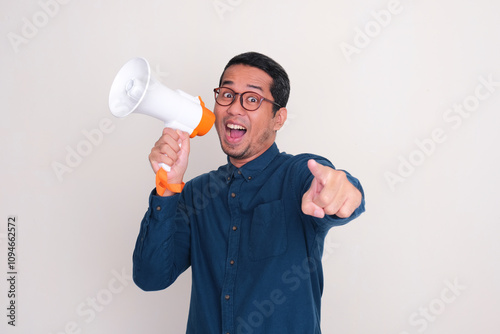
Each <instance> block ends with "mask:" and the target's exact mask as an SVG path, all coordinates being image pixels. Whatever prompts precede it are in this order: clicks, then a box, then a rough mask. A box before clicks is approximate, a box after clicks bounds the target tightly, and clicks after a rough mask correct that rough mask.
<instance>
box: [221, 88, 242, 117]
mask: <svg viewBox="0 0 500 334" xmlns="http://www.w3.org/2000/svg"><path fill="white" fill-rule="evenodd" d="M226 108H227V109H226V112H227V113H228V114H231V115H242V114H244V113H245V112H246V110H245V109H244V108H243V106H242V105H241V94H240V93H236V95H235V97H234V100H233V102H232V103H231V104H230V105H228V106H227V107H226Z"/></svg>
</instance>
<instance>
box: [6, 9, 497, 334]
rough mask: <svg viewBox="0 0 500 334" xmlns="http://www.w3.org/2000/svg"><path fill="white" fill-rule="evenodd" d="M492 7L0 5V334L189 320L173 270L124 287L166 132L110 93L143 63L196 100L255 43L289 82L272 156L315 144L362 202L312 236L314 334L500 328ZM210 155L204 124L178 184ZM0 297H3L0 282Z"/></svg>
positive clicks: (136, 327) (165, 328)
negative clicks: (12, 235)
mask: <svg viewBox="0 0 500 334" xmlns="http://www.w3.org/2000/svg"><path fill="white" fill-rule="evenodd" d="M499 12H500V3H498V2H496V1H492V0H477V1H466V0H458V1H451V0H444V1H431V0H418V1H416V0H401V1H399V2H398V1H394V0H393V1H386V0H377V1H352V0H336V1H290V0H287V1H285V0H276V1H264V0H253V1H250V0H193V1H145V2H139V1H134V2H133V1H117V0H116V1H98V0H87V1H76V0H74V1H68V0H65V1H63V0H60V1H59V2H56V0H41V1H5V0H4V1H2V2H1V3H0V13H1V14H0V36H1V38H0V73H1V75H0V91H1V103H2V111H1V121H0V130H1V131H0V133H1V144H0V157H1V159H2V163H1V166H0V175H1V183H0V185H1V186H0V268H4V269H2V271H3V274H6V272H7V269H6V262H7V260H6V254H7V240H6V233H7V232H6V230H7V218H8V216H9V215H17V217H18V220H19V223H18V227H19V234H18V261H19V262H18V268H19V278H18V283H19V285H18V288H17V290H18V291H17V292H18V300H17V303H18V314H17V316H18V318H17V325H18V326H16V328H12V327H11V326H8V325H7V318H6V317H5V315H4V314H5V313H6V311H2V314H0V315H1V316H0V319H2V320H1V323H0V332H2V333H43V334H49V333H52V334H56V333H183V332H184V331H185V324H186V319H187V311H188V305H189V291H190V275H189V272H188V273H186V274H184V275H183V276H182V277H180V278H179V280H178V281H177V282H176V283H175V284H174V285H173V286H172V287H171V288H169V289H167V290H164V291H160V292H154V293H145V292H142V291H141V290H139V289H138V288H137V287H135V285H133V283H132V282H131V281H130V274H131V268H132V262H131V257H132V251H133V248H134V243H135V238H136V236H137V233H138V230H139V223H140V220H141V218H142V216H143V214H144V212H145V211H146V209H147V204H148V202H147V200H148V194H149V192H150V190H151V189H152V188H153V186H154V175H153V173H152V171H151V169H150V166H149V163H148V159H147V156H148V154H149V151H150V149H151V147H152V145H153V144H154V142H155V141H156V140H157V138H158V137H159V135H160V134H161V129H162V124H161V122H159V121H157V120H155V119H153V118H149V117H146V116H143V115H131V116H129V117H127V118H125V119H116V118H114V117H113V116H112V115H111V114H110V112H109V110H108V107H107V99H108V92H109V88H110V85H111V82H112V80H113V78H114V75H115V74H116V72H117V71H118V69H119V68H120V67H121V66H122V65H123V64H124V63H125V62H126V61H127V60H129V59H130V58H132V57H135V56H142V57H145V58H147V59H148V60H149V61H150V63H151V65H152V68H153V70H154V72H155V74H156V76H157V77H158V78H159V79H160V80H161V81H162V82H163V83H164V84H165V85H167V86H169V87H170V88H173V89H177V88H179V89H182V90H184V91H186V92H188V93H190V94H192V95H200V96H201V97H202V98H203V99H204V100H205V101H207V105H208V106H210V107H212V106H213V97H212V88H214V87H216V86H217V83H218V79H219V75H220V73H221V71H222V69H223V67H224V65H225V63H226V62H227V61H228V60H229V59H230V58H231V57H232V56H234V55H236V54H238V53H241V52H245V51H249V50H255V51H259V52H262V53H265V54H268V55H269V56H271V57H273V58H274V59H276V60H277V61H278V62H280V63H281V64H282V65H283V66H284V67H285V68H286V69H287V71H288V73H289V75H290V77H291V82H292V95H291V98H290V102H289V105H288V110H289V119H288V121H287V125H286V126H285V128H284V129H283V130H282V131H280V133H279V135H278V145H279V147H280V149H281V150H284V151H286V152H288V153H293V154H297V153H301V152H312V153H317V154H321V155H324V156H326V157H328V158H329V159H330V160H331V161H332V162H333V163H334V164H335V165H336V166H337V167H338V168H343V169H347V170H349V171H350V172H351V173H352V174H353V175H355V176H357V177H358V178H359V179H360V180H361V181H362V184H363V186H364V188H365V191H366V198H367V212H366V213H365V214H364V215H363V216H362V217H361V218H359V219H358V220H356V221H355V222H352V223H351V224H349V225H347V226H344V227H340V228H335V229H334V230H332V231H331V232H330V234H329V237H328V240H327V245H326V249H325V257H324V271H325V280H326V284H325V291H324V296H323V309H322V311H323V312H322V320H323V321H322V323H323V332H324V333H370V334H372V333H377V334H378V333H380V334H414V333H423V332H425V333H429V334H431V333H457V334H458V333H460V334H468V333H496V331H497V329H496V327H498V325H499V320H498V310H499V309H500V302H499V300H500V298H499V297H500V288H499V285H498V282H499V281H500V266H499V260H500V249H499V242H498V235H500V224H499V223H500V213H498V210H497V206H498V203H499V201H498V200H499V191H498V189H499V186H500V178H499V177H498V166H499V163H500V157H499V153H498V152H499V150H498V147H497V146H498V144H499V143H500V138H499V131H498V128H499V126H500V116H499V113H498V108H499V106H500V83H499V82H500V70H499V62H498V60H499V59H500V40H499V32H500V21H499V20H498V13H499ZM377 13H378V14H377ZM388 14H389V15H390V16H389V15H388ZM377 18H378V21H377ZM487 81H490V84H485V83H484V82H487ZM459 104H465V107H462V111H461V113H459V112H458V110H459V109H458V108H459V107H457V105H459ZM469 110H470V111H469ZM87 137H90V138H92V141H93V142H92V141H91V140H90V139H88V138H87ZM431 140H432V141H433V144H431V142H430V141H431ZM70 152H76V154H78V152H80V153H81V154H79V156H80V158H78V157H75V156H74V154H75V153H70ZM224 163H225V157H224V155H223V154H222V152H221V151H220V148H219V143H218V139H217V135H216V133H215V131H212V132H210V133H209V134H208V135H206V136H205V137H202V138H196V139H194V140H193V141H192V153H191V160H190V165H189V170H188V177H189V178H191V177H194V176H196V175H198V174H200V173H203V172H206V171H209V170H211V169H214V168H217V167H218V166H219V165H221V164H224ZM3 274H2V275H3ZM2 277H4V276H2ZM449 286H454V287H453V288H450V287H449ZM0 291H1V293H0V305H7V302H8V298H7V282H6V280H5V279H2V280H1V281H0ZM2 309H4V310H5V308H4V307H3V306H2Z"/></svg>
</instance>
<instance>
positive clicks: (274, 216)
mask: <svg viewBox="0 0 500 334" xmlns="http://www.w3.org/2000/svg"><path fill="white" fill-rule="evenodd" d="M286 248H287V233H286V223H285V211H284V207H283V203H282V201H280V200H278V201H273V202H269V203H264V204H261V205H259V206H257V207H256V208H255V209H254V212H253V218H252V223H251V225H250V240H249V255H250V259H251V260H254V261H257V260H263V259H266V258H269V257H274V256H278V255H281V254H283V253H284V252H285V251H286Z"/></svg>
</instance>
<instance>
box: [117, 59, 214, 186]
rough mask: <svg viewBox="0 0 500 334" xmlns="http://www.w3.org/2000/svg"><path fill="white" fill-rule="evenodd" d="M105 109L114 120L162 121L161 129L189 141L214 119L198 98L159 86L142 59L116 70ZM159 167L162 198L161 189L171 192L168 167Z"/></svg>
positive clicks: (211, 124) (206, 129) (132, 60)
mask: <svg viewBox="0 0 500 334" xmlns="http://www.w3.org/2000/svg"><path fill="white" fill-rule="evenodd" d="M109 109H110V110H111V113H112V114H113V115H114V116H116V117H125V116H127V115H129V114H131V113H133V112H135V113H140V114H144V115H149V116H152V117H155V118H157V119H159V120H162V121H163V122H164V123H165V127H168V128H172V129H178V130H181V131H185V132H187V133H189V134H190V137H191V138H193V137H195V136H203V135H204V134H206V133H207V132H208V131H209V130H210V129H211V128H212V126H213V124H214V122H215V115H214V114H213V112H211V111H210V110H209V109H207V108H206V107H205V103H204V102H203V101H202V100H201V98H200V97H193V96H191V95H189V94H187V93H185V92H183V91H181V90H175V91H174V90H171V89H169V88H168V87H166V86H164V85H162V84H161V83H160V82H158V81H157V80H156V79H155V78H154V77H153V76H152V75H151V68H150V66H149V63H148V62H147V60H146V59H144V58H133V59H131V60H129V61H128V62H127V63H126V64H125V65H123V67H122V68H121V69H120V71H119V72H118V74H117V75H116V77H115V79H114V81H113V84H112V85H111V90H110V92H109ZM160 166H161V167H162V169H160V171H162V170H164V171H165V172H163V171H162V173H160V171H159V172H158V173H157V175H156V181H157V182H156V183H157V187H156V188H157V192H158V194H160V195H163V192H164V191H165V189H170V188H171V187H169V185H168V184H167V181H166V175H167V173H166V172H169V171H170V167H169V166H167V165H166V164H160ZM159 182H160V184H159ZM159 188H161V189H159ZM176 190H179V189H177V188H176ZM172 191H173V190H172ZM160 192H161V193H160ZM176 192H179V191H176Z"/></svg>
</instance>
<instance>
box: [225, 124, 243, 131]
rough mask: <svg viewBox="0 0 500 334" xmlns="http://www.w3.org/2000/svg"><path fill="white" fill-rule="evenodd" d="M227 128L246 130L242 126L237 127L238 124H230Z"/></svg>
mask: <svg viewBox="0 0 500 334" xmlns="http://www.w3.org/2000/svg"><path fill="white" fill-rule="evenodd" d="M227 127H228V128H230V129H233V130H246V129H245V128H244V127H242V126H241V125H236V124H228V125H227Z"/></svg>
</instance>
